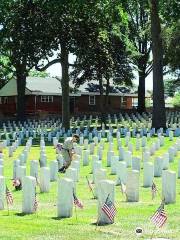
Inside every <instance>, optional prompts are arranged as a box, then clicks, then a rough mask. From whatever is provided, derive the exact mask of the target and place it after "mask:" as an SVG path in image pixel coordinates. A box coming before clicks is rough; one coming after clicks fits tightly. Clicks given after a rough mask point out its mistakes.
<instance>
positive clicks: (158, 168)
mask: <svg viewBox="0 0 180 240" xmlns="http://www.w3.org/2000/svg"><path fill="white" fill-rule="evenodd" d="M162 170H163V158H162V157H156V158H155V159H154V176H155V177H161V175H162Z"/></svg>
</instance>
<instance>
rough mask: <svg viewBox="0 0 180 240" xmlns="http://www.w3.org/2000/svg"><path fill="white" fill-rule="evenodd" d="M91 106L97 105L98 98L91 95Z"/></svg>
mask: <svg viewBox="0 0 180 240" xmlns="http://www.w3.org/2000/svg"><path fill="white" fill-rule="evenodd" d="M89 105H96V98H95V96H94V95H89Z"/></svg>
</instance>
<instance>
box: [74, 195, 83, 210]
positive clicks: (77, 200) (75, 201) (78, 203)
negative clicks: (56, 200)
mask: <svg viewBox="0 0 180 240" xmlns="http://www.w3.org/2000/svg"><path fill="white" fill-rule="evenodd" d="M73 198H74V205H75V206H77V207H78V208H81V209H83V207H84V206H83V203H82V202H81V201H80V200H79V199H78V198H77V197H76V195H75V193H74V192H73Z"/></svg>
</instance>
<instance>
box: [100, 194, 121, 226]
mask: <svg viewBox="0 0 180 240" xmlns="http://www.w3.org/2000/svg"><path fill="white" fill-rule="evenodd" d="M101 209H102V211H103V212H104V213H105V214H106V215H107V217H108V218H109V219H110V220H111V222H114V217H115V215H116V212H117V210H116V207H115V205H114V204H113V203H112V201H111V200H110V199H109V195H108V196H107V198H106V201H105V203H104V204H103V206H102V208H101Z"/></svg>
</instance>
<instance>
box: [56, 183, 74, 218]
mask: <svg viewBox="0 0 180 240" xmlns="http://www.w3.org/2000/svg"><path fill="white" fill-rule="evenodd" d="M73 186H74V183H73V180H72V179H69V178H62V179H59V180H58V199H57V217H61V218H69V217H72V211H73Z"/></svg>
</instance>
